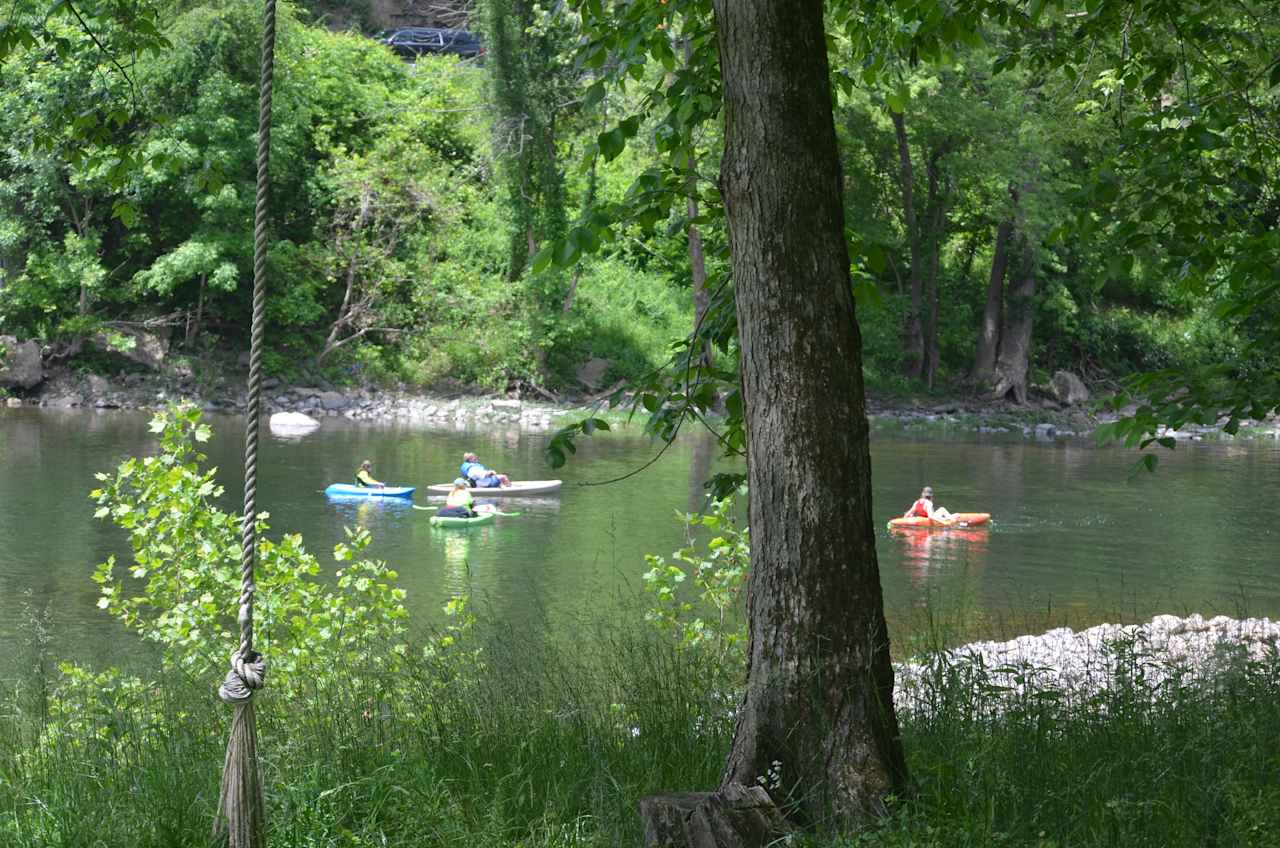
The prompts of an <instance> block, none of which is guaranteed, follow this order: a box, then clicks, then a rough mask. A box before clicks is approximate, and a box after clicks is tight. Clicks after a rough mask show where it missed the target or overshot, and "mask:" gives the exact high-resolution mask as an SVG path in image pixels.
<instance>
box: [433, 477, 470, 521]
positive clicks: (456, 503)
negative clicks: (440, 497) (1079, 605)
mask: <svg viewBox="0 0 1280 848" xmlns="http://www.w3.org/2000/svg"><path fill="white" fill-rule="evenodd" d="M474 504H475V499H474V498H472V497H471V490H470V489H469V488H468V487H467V481H466V480H464V479H463V478H461V477H459V478H458V479H457V480H454V481H453V489H452V490H451V491H450V492H449V497H447V498H445V502H444V506H443V507H441V509H440V511H439V512H437V513H436V515H438V516H440V517H441V518H474V517H475V516H476V515H477V513H476V511H475V509H473V506H474Z"/></svg>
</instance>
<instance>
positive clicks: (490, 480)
mask: <svg viewBox="0 0 1280 848" xmlns="http://www.w3.org/2000/svg"><path fill="white" fill-rule="evenodd" d="M458 470H459V472H460V474H461V476H462V479H463V480H466V481H467V483H468V485H470V486H474V487H475V488H477V489H496V488H499V487H500V486H510V485H511V478H510V477H508V476H507V475H505V474H499V473H498V472H496V471H494V470H492V469H489V468H485V467H484V466H483V465H481V464H480V457H478V456H476V455H475V454H474V453H471V452H470V451H467V452H466V453H464V454H463V455H462V465H461V466H459V469H458Z"/></svg>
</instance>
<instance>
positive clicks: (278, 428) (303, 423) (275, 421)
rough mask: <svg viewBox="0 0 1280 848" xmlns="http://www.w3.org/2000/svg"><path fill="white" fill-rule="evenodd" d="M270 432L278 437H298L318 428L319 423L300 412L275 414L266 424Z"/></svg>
mask: <svg viewBox="0 0 1280 848" xmlns="http://www.w3.org/2000/svg"><path fill="white" fill-rule="evenodd" d="M267 424H268V426H269V427H270V428H271V432H272V433H275V434H276V435H278V436H300V435H302V434H304V433H310V432H311V431H312V430H314V429H316V428H317V427H319V426H320V422H319V421H317V420H315V419H314V418H312V417H311V416H310V415H303V414H302V413H301V412H277V413H276V414H275V415H272V416H271V418H270V419H268V422H267Z"/></svg>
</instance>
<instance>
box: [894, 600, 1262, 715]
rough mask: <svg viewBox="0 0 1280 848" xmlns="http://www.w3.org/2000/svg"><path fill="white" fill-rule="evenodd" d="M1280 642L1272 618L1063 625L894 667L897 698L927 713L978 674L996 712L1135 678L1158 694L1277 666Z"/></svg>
mask: <svg viewBox="0 0 1280 848" xmlns="http://www.w3.org/2000/svg"><path fill="white" fill-rule="evenodd" d="M1277 643H1280V621H1272V620H1271V619H1269V618H1246V619H1234V618H1229V617H1227V616H1224V615H1220V616H1216V617H1214V618H1210V619H1205V618H1204V617H1203V616H1201V615H1198V614H1192V615H1188V616H1186V617H1179V616H1175V615H1158V616H1156V617H1155V618H1153V619H1152V620H1151V621H1149V622H1147V623H1145V624H1129V625H1119V624H1099V625H1097V626H1096V627H1090V628H1088V629H1087V630H1081V631H1075V630H1072V629H1071V628H1069V627H1060V628H1057V629H1054V630H1050V631H1048V632H1046V633H1042V634H1040V635H1039V636H1019V637H1017V638H1016V639H1010V640H1009V641H1006V642H994V641H989V642H973V643H970V644H968V645H963V646H961V647H959V648H954V649H951V650H948V651H942V652H940V653H938V654H935V655H933V656H932V657H931V658H929V659H927V660H925V661H922V662H907V663H902V664H899V665H896V666H895V674H896V681H895V682H896V686H895V690H894V700H895V703H896V705H897V706H898V708H899V709H904V710H908V711H919V710H928V709H929V708H930V707H931V706H932V705H933V704H935V703H937V698H938V695H939V694H940V691H941V690H942V689H943V688H945V687H946V686H947V685H948V683H950V682H954V681H955V680H957V679H960V680H963V679H967V678H972V677H973V676H977V675H981V676H984V677H985V679H984V681H983V685H984V686H986V687H988V688H990V689H991V690H992V691H998V692H999V693H1000V696H1001V697H1000V698H997V699H994V700H991V701H989V702H987V703H986V704H985V705H984V708H987V709H991V710H993V711H999V710H1001V709H1002V708H1003V704H1007V703H1009V702H1013V701H1017V700H1018V699H1020V698H1022V697H1023V696H1026V695H1028V694H1029V693H1032V692H1045V691H1054V692H1057V693H1060V694H1061V696H1062V697H1063V698H1064V699H1065V701H1066V702H1067V703H1070V702H1072V701H1074V700H1079V699H1087V698H1090V697H1092V696H1095V695H1097V694H1099V693H1100V692H1103V691H1105V690H1108V689H1111V688H1113V687H1115V686H1116V685H1117V684H1118V683H1119V682H1121V681H1124V680H1126V679H1128V680H1131V681H1132V680H1135V679H1137V678H1138V677H1140V678H1141V680H1142V681H1143V684H1144V687H1145V688H1146V689H1148V690H1150V691H1155V690H1157V689H1159V688H1160V687H1163V686H1166V685H1169V684H1173V683H1175V682H1182V681H1185V682H1197V681H1203V680H1206V679H1209V678H1210V677H1212V676H1213V675H1214V674H1215V673H1217V672H1220V671H1223V670H1225V669H1228V668H1231V667H1233V666H1234V665H1237V664H1239V663H1240V662H1242V661H1252V662H1263V661H1271V662H1274V661H1275V660H1276V659H1277Z"/></svg>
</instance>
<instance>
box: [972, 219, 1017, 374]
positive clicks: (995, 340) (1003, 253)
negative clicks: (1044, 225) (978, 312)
mask: <svg viewBox="0 0 1280 848" xmlns="http://www.w3.org/2000/svg"><path fill="white" fill-rule="evenodd" d="M1012 235H1013V222H1012V221H1001V222H1000V226H998V227H997V228H996V244H995V252H994V253H993V254H992V256H991V277H990V279H989V280H988V281H987V303H986V305H985V306H984V307H983V309H982V327H981V328H980V330H979V332H978V350H977V353H976V354H975V355H974V358H973V373H972V374H971V375H970V376H971V377H972V379H973V381H974V382H975V383H977V384H979V385H981V386H985V385H987V384H988V383H989V382H990V381H991V377H992V375H994V374H995V370H996V353H997V351H998V350H999V345H1000V321H1001V319H1002V318H1003V317H1004V316H1003V314H1004V309H1003V306H1004V274H1005V268H1006V267H1007V266H1008V264H1009V258H1008V251H1009V237H1010V236H1012Z"/></svg>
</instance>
